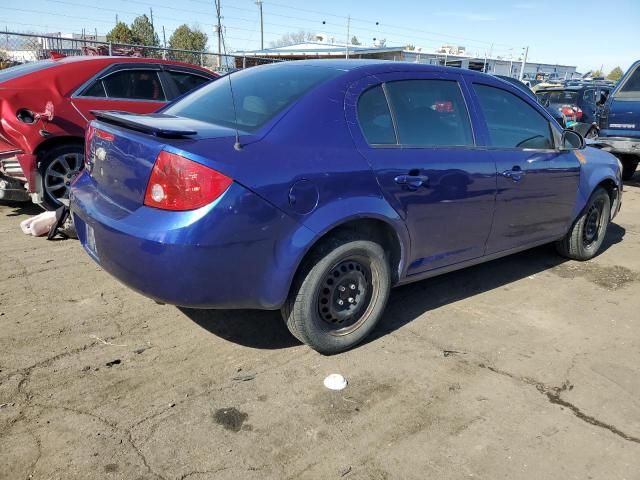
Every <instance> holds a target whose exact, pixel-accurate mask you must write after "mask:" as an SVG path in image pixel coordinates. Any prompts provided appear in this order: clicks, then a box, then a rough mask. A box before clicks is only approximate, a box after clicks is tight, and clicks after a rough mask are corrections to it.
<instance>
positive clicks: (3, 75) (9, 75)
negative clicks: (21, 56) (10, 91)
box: [0, 60, 55, 83]
mask: <svg viewBox="0 0 640 480" xmlns="http://www.w3.org/2000/svg"><path fill="white" fill-rule="evenodd" d="M53 65H55V62H54V61H53V60H42V61H40V62H31V63H23V64H22V65H16V66H15V67H9V68H5V69H4V70H0V83H2V82H6V81H8V80H13V79H14V78H17V77H20V76H22V75H26V74H28V73H33V72H37V71H39V70H44V69H45V68H49V67H52V66H53Z"/></svg>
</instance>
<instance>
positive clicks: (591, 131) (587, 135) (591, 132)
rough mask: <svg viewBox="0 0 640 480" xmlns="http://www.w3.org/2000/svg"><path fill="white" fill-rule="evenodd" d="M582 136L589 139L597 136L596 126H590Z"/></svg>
mask: <svg viewBox="0 0 640 480" xmlns="http://www.w3.org/2000/svg"><path fill="white" fill-rule="evenodd" d="M584 138H588V139H590V140H593V139H594V138H598V129H597V128H596V127H591V128H590V129H589V130H588V131H587V133H585V134H584Z"/></svg>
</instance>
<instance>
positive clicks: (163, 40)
mask: <svg viewBox="0 0 640 480" xmlns="http://www.w3.org/2000/svg"><path fill="white" fill-rule="evenodd" d="M162 43H163V44H164V48H167V37H166V35H165V34H164V25H162Z"/></svg>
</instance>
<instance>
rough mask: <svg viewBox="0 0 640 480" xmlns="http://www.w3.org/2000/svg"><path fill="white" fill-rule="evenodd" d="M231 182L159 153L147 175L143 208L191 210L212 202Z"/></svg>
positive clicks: (171, 156) (213, 172)
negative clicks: (145, 206)
mask: <svg viewBox="0 0 640 480" xmlns="http://www.w3.org/2000/svg"><path fill="white" fill-rule="evenodd" d="M231 182H232V180H231V179H230V178H229V177H227V176H225V175H223V174H221V173H219V172H216V171H215V170H212V169H211V168H209V167H205V166H204V165H201V164H199V163H196V162H193V161H191V160H189V159H187V158H184V157H181V156H180V155H176V154H174V153H169V152H165V151H164V150H163V151H162V152H160V154H159V155H158V158H157V159H156V163H155V165H154V166H153V170H152V171H151V177H150V178H149V183H148V184H147V191H146V192H145V194H144V204H145V205H147V206H149V207H155V208H160V209H163V210H194V209H196V208H200V207H203V206H205V205H207V204H209V203H211V202H213V201H214V200H215V199H216V198H218V197H219V196H220V195H222V194H223V193H224V192H225V190H227V188H229V185H231Z"/></svg>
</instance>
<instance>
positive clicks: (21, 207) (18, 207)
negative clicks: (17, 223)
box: [0, 200, 44, 217]
mask: <svg viewBox="0 0 640 480" xmlns="http://www.w3.org/2000/svg"><path fill="white" fill-rule="evenodd" d="M0 206H3V207H9V208H10V209H11V210H10V211H9V212H8V213H6V214H5V215H6V216H7V217H20V216H22V215H27V216H33V215H38V214H40V213H42V212H44V210H43V209H42V208H40V207H39V206H38V205H36V204H34V203H31V202H11V201H6V200H0Z"/></svg>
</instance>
